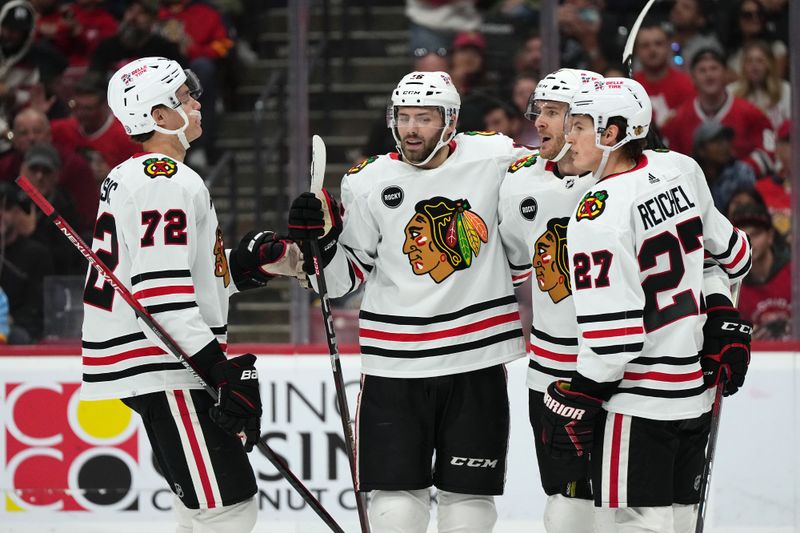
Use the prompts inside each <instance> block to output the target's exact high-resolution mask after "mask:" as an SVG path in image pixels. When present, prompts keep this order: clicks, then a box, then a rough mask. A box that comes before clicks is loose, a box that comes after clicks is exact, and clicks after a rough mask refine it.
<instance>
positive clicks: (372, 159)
mask: <svg viewBox="0 0 800 533" xmlns="http://www.w3.org/2000/svg"><path fill="white" fill-rule="evenodd" d="M377 160H378V156H377V155H373V156H371V157H368V158H366V159H365V160H363V161H362V162H361V163H359V164H357V165H354V166H352V167H350V170H348V171H347V175H348V176H349V175H350V174H358V173H359V172H361V170H362V169H363V168H364V167H365V166H367V165H369V164H370V163H374V162H375V161H377Z"/></svg>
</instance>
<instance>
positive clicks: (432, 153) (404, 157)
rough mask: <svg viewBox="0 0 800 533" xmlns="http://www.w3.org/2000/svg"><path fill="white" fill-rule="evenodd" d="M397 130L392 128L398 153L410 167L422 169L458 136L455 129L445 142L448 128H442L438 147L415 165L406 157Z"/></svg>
mask: <svg viewBox="0 0 800 533" xmlns="http://www.w3.org/2000/svg"><path fill="white" fill-rule="evenodd" d="M395 129H396V128H392V135H394V140H395V141H397V151H398V152H400V155H402V156H403V161H405V162H406V163H408V164H409V165H414V166H415V167H421V166H423V165H426V164H428V161H430V160H431V159H433V156H435V155H436V154H437V153H439V150H441V149H442V147H443V146H445V145H447V143H449V142H450V141H452V140H453V138H454V137H455V136H456V130H455V128H454V129H453V131H452V132H451V133H450V135H448V136H447V139H446V140H445V138H444V132H445V131H446V130H447V128H442V133H441V135H440V136H439V142H437V143H436V147H435V148H434V149H433V150H431V153H430V154H428V157H426V158H425V159H424V160H422V161H420V162H419V163H414V162H413V161H411V160H410V159H409V158H408V157H407V156H406V153H405V152H404V151H403V141H401V140H400V136H399V135H398V134H397V133H395Z"/></svg>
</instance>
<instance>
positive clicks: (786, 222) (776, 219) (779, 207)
mask: <svg viewBox="0 0 800 533" xmlns="http://www.w3.org/2000/svg"><path fill="white" fill-rule="evenodd" d="M756 190H757V191H758V192H759V194H761V197H762V198H763V199H764V203H766V204H767V209H768V210H769V214H770V216H771V217H772V225H773V226H774V227H775V230H776V231H777V232H778V233H780V234H781V235H783V236H787V235H789V233H790V232H791V231H792V216H791V215H792V198H791V190H790V189H788V188H786V186H785V185H784V178H780V177H777V176H775V177H773V176H769V177H766V178H762V179H760V180H758V181H757V182H756Z"/></svg>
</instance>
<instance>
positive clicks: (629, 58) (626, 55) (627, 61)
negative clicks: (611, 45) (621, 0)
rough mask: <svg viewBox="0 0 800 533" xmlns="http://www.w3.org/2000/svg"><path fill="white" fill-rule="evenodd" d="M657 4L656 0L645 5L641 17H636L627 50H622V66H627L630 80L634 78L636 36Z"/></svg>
mask: <svg viewBox="0 0 800 533" xmlns="http://www.w3.org/2000/svg"><path fill="white" fill-rule="evenodd" d="M655 3H656V0H649V1H648V2H647V4H645V6H644V7H643V8H642V11H641V13H639V16H638V17H636V21H635V22H634V23H633V26H631V32H630V33H629V34H628V40H627V41H625V48H623V50H622V64H623V65H625V68H626V69H627V71H628V77H629V78H633V48H634V46H636V35H637V34H638V33H639V28H640V27H641V26H642V21H644V18H645V17H646V16H647V12H648V11H650V8H651V7H653V4H655Z"/></svg>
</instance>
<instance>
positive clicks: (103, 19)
mask: <svg viewBox="0 0 800 533" xmlns="http://www.w3.org/2000/svg"><path fill="white" fill-rule="evenodd" d="M57 4H58V3H57V2H53V1H52V0H34V6H35V7H36V10H37V12H38V13H39V21H38V22H37V30H38V33H39V35H41V36H43V37H44V38H46V39H48V40H49V41H50V42H51V43H52V44H53V45H54V46H55V47H56V48H58V50H59V51H61V53H63V54H64V55H65V56H66V57H67V60H68V61H69V64H70V66H72V67H83V66H85V65H86V64H87V63H88V61H89V57H90V56H91V54H92V53H93V52H94V50H95V48H97V45H98V44H99V43H100V41H101V40H103V39H105V38H107V37H111V36H112V35H114V34H115V33H116V32H117V19H115V18H114V16H113V15H112V14H111V13H109V12H108V11H107V10H106V9H105V8H104V7H103V6H102V5H101V4H102V1H101V0H76V1H75V2H74V3H72V4H68V5H62V6H60V7H59V6H58V5H57Z"/></svg>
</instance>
